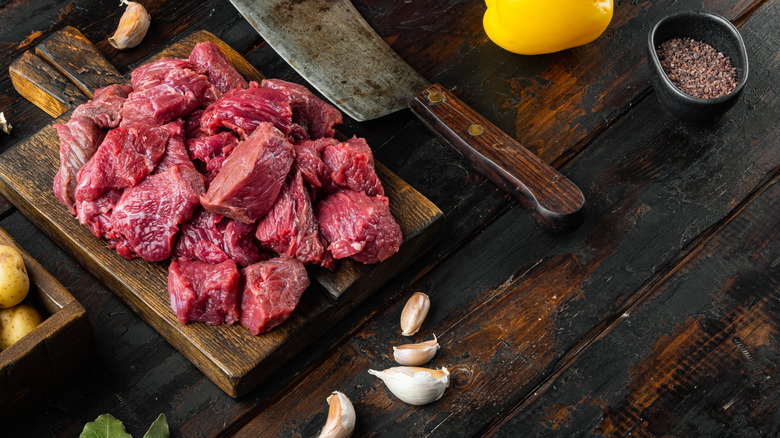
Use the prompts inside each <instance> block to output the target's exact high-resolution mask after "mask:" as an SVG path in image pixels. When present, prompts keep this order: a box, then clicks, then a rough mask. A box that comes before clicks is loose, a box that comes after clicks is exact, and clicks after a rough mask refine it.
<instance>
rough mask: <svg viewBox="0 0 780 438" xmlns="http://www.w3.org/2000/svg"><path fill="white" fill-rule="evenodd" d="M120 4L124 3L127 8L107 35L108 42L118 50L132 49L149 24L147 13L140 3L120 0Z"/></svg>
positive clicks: (142, 36) (141, 37) (138, 42)
mask: <svg viewBox="0 0 780 438" xmlns="http://www.w3.org/2000/svg"><path fill="white" fill-rule="evenodd" d="M122 4H126V5H127V8H126V9H125V12H124V14H122V18H120V19H119V26H118V27H117V28H116V31H115V32H114V34H113V35H111V36H110V37H108V42H109V44H111V45H112V46H114V47H115V48H117V49H119V50H124V49H132V48H133V47H135V46H137V45H138V44H140V43H141V41H142V40H143V39H144V37H145V36H146V31H148V30H149V24H151V18H150V17H149V13H148V12H146V8H144V7H143V6H141V4H140V3H136V2H128V1H127V0H122Z"/></svg>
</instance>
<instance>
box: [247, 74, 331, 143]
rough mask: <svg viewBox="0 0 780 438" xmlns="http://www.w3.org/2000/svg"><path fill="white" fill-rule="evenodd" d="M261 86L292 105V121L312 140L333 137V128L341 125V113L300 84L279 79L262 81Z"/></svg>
mask: <svg viewBox="0 0 780 438" xmlns="http://www.w3.org/2000/svg"><path fill="white" fill-rule="evenodd" d="M262 86H263V87H265V88H274V89H277V90H280V91H282V92H283V93H284V94H285V95H287V98H288V99H290V104H291V105H292V111H293V117H292V121H293V122H294V123H296V124H298V125H299V126H301V127H302V128H303V130H304V131H305V132H306V134H307V136H308V137H309V138H312V139H317V138H322V137H333V135H334V134H335V133H336V131H334V130H333V127H334V126H336V125H338V124H339V123H341V121H342V119H341V111H339V110H338V109H336V107H334V106H333V105H331V104H329V103H327V102H325V101H323V100H322V99H320V98H318V97H317V96H315V95H314V94H313V93H312V92H311V91H309V89H308V88H306V87H304V86H303V85H300V84H295V83H292V82H286V81H283V80H280V79H263V82H262Z"/></svg>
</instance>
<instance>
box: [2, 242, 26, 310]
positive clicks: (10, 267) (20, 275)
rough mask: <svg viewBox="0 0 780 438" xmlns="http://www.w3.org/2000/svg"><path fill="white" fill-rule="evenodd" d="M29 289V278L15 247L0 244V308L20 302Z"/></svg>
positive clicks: (6, 307)
mask: <svg viewBox="0 0 780 438" xmlns="http://www.w3.org/2000/svg"><path fill="white" fill-rule="evenodd" d="M29 290H30V278H29V277H28V276H27V269H25V267H24V260H22V255H21V254H19V251H17V250H16V248H14V247H11V246H7V245H0V309H8V308H9V307H13V306H15V305H17V304H19V303H21V302H22V300H23V299H24V297H26V296H27V292H28V291H29Z"/></svg>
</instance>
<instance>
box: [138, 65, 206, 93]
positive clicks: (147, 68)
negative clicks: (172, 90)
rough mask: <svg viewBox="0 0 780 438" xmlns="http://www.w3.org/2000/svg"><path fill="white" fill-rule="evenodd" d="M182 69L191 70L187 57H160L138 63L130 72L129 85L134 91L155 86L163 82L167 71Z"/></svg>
mask: <svg viewBox="0 0 780 438" xmlns="http://www.w3.org/2000/svg"><path fill="white" fill-rule="evenodd" d="M184 69H190V70H191V65H190V61H189V60H187V59H177V58H160V59H158V60H157V61H154V62H147V63H146V64H143V65H140V66H138V67H136V68H135V69H134V70H133V71H132V72H130V85H132V86H133V90H135V91H139V90H143V89H146V88H151V87H155V86H157V85H160V84H162V83H164V81H165V76H166V75H167V74H168V72H169V71H171V70H184Z"/></svg>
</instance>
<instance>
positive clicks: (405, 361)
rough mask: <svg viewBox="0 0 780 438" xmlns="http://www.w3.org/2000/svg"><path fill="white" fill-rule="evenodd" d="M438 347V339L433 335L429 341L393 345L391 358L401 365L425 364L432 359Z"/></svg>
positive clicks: (415, 365)
mask: <svg viewBox="0 0 780 438" xmlns="http://www.w3.org/2000/svg"><path fill="white" fill-rule="evenodd" d="M439 348H440V347H439V341H438V340H437V339H436V335H433V339H432V340H430V341H425V342H418V343H416V344H403V345H399V346H397V347H395V346H394V347H393V358H394V359H395V361H396V362H398V363H399V364H401V365H408V366H414V367H417V366H420V365H425V364H426V363H428V362H429V361H430V360H431V359H433V356H435V355H436V352H437V351H439Z"/></svg>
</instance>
